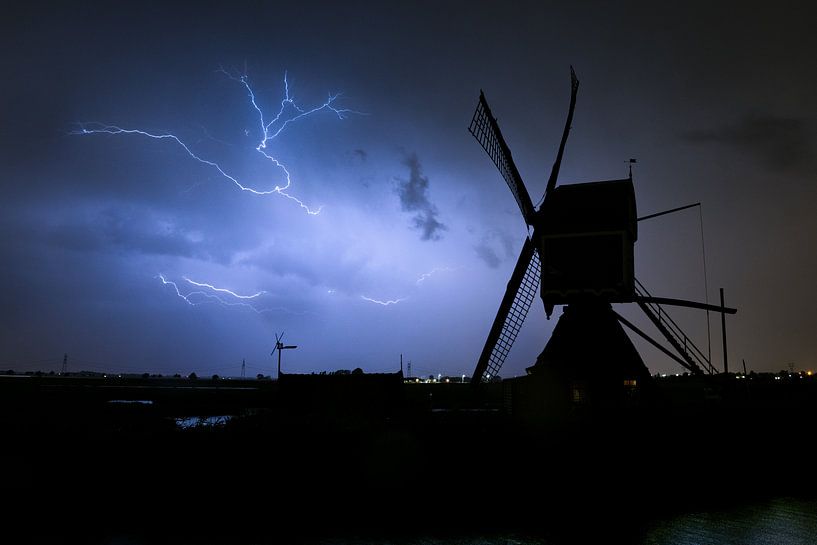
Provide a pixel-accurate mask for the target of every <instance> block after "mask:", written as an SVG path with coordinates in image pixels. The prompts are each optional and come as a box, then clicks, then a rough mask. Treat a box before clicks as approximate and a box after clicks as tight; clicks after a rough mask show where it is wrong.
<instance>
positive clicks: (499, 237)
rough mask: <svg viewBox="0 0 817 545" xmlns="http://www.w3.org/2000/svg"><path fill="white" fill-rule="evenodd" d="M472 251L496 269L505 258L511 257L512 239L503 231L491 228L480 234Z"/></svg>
mask: <svg viewBox="0 0 817 545" xmlns="http://www.w3.org/2000/svg"><path fill="white" fill-rule="evenodd" d="M474 251H476V253H477V257H479V258H480V259H481V260H482V261H484V262H485V264H486V265H488V266H489V267H490V268H492V269H496V268H497V267H499V265H500V264H501V263H502V262H503V261H504V260H505V259H511V258H512V257H513V253H514V252H513V240H512V239H511V237H510V236H509V235H508V234H507V233H505V232H504V231H499V230H492V231H488V232H487V233H485V234H484V235H483V236H482V240H480V242H479V244H477V245H476V246H474Z"/></svg>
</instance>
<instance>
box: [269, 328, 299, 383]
mask: <svg viewBox="0 0 817 545" xmlns="http://www.w3.org/2000/svg"><path fill="white" fill-rule="evenodd" d="M283 340H284V332H283V331H282V332H281V335H278V334H277V333H276V334H275V348H273V349H272V352H270V354H269V355H270V356H272V355H274V354H275V351H276V350H277V351H278V378H281V352H282V351H283V350H294V349H295V348H298V345H294V344H293V345H285V344H284V342H283Z"/></svg>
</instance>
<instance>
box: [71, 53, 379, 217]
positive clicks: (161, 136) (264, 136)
mask: <svg viewBox="0 0 817 545" xmlns="http://www.w3.org/2000/svg"><path fill="white" fill-rule="evenodd" d="M219 72H221V73H223V74H225V75H226V76H227V77H228V78H230V79H232V80H234V81H237V82H239V83H240V84H241V85H243V86H244V88H245V89H246V91H247V94H248V95H249V99H250V104H252V107H253V108H254V109H255V111H256V112H258V119H259V126H260V131H261V140H260V142H259V143H258V145H257V146H256V147H255V150H256V151H257V152H258V153H260V154H261V155H263V156H264V158H266V159H267V160H268V161H270V162H271V163H272V164H273V166H275V167H276V168H277V169H279V170H280V171H281V173H282V174H283V178H284V180H285V181H286V183H284V184H283V185H276V186H275V187H274V188H273V189H269V190H262V189H256V188H255V187H251V186H250V185H245V184H244V183H242V182H241V181H239V180H238V179H237V178H236V177H235V176H233V175H231V174H229V173H228V172H227V171H226V170H225V169H224V168H222V167H221V165H219V164H218V163H216V162H214V161H211V160H209V159H206V158H204V157H201V156H199V155H197V154H196V153H195V152H194V151H193V150H192V149H191V148H190V147H189V146H188V145H187V144H186V143H185V142H184V141H182V140H181V139H180V138H179V137H178V136H176V135H175V134H172V133H153V132H148V131H144V130H141V129H131V128H123V127H119V126H116V125H106V124H103V123H77V129H76V130H73V131H71V132H69V134H70V135H91V134H110V135H139V136H144V137H146V138H152V139H154V140H167V141H171V142H175V143H176V144H177V145H179V146H180V147H181V148H182V149H183V150H184V151H185V152H186V153H187V154H188V155H189V156H190V157H191V158H192V159H194V160H195V161H198V162H199V163H201V164H203V165H206V166H208V167H211V168H213V169H215V170H216V171H217V172H218V173H219V174H220V175H221V176H222V177H223V178H225V179H226V180H228V181H230V182H232V183H233V184H234V185H235V186H236V187H237V188H238V189H240V190H241V191H246V192H249V193H252V194H254V195H271V194H273V193H275V194H278V195H281V196H282V197H286V198H287V199H290V200H292V201H294V202H295V203H297V204H298V206H300V207H301V208H302V209H303V210H305V211H306V213H307V214H309V215H312V216H315V215H317V214H320V212H321V209H322V208H323V207H322V206H319V207H317V208H314V209H313V208H310V207H309V206H307V205H306V204H305V203H304V202H303V201H301V200H300V199H298V198H297V197H295V196H293V195H292V194H290V193H288V190H289V188H290V187H291V186H292V176H291V175H290V172H289V170H288V169H287V168H286V166H285V165H284V164H283V163H282V162H281V161H279V160H278V159H276V158H275V157H273V156H272V155H270V154H269V153H268V152H267V145H268V144H269V143H270V141H272V140H274V139H275V138H277V137H278V136H279V135H280V134H281V133H282V132H283V131H284V129H286V128H287V126H289V124H290V123H293V122H295V121H298V120H299V119H303V118H305V117H307V116H310V115H312V114H316V113H318V112H321V111H324V110H326V111H331V112H333V113H334V114H335V115H336V116H337V118H338V119H341V120H343V119H346V117H347V116H348V115H349V114H358V115H366V114H364V113H363V112H358V111H355V110H350V109H347V108H337V107H335V106H334V103H335V101H336V100H337V99H338V98H339V97H340V96H341V95H340V93H336V94H331V93H330V94H329V95H328V97H327V99H326V101H325V102H324V103H323V104H321V105H319V106H315V107H313V108H310V109H303V108H301V107H300V106H298V104H296V102H295V99H294V98H292V97H291V96H290V92H289V82H288V80H287V74H286V73H284V98H283V99H282V100H281V107H280V109H279V110H278V113H277V114H276V115H275V116H274V117H273V118H272V120H271V121H269V122H267V121H266V120H265V118H264V111H263V110H262V109H261V107H260V106H259V105H258V101H257V100H256V98H255V93H254V92H253V90H252V87H251V86H250V82H249V78H248V76H247V75H246V74H241V75H234V74H230V73H229V72H227V71H226V70H225V69H224V68H222V67H220V68H219ZM287 112H292V113H287Z"/></svg>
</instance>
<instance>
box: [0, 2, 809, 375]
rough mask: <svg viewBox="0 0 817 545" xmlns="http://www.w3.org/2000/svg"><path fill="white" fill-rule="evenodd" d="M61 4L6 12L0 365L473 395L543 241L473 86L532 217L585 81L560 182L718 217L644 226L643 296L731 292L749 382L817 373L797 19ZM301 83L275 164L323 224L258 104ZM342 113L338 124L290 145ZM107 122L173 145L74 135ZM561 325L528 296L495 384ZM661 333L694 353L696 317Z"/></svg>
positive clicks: (693, 10)
mask: <svg viewBox="0 0 817 545" xmlns="http://www.w3.org/2000/svg"><path fill="white" fill-rule="evenodd" d="M72 4H73V5H68V4H66V5H65V6H63V7H53V6H49V5H47V4H42V5H39V6H36V5H33V4H32V3H28V2H27V3H25V6H23V5H22V4H21V5H20V6H16V7H12V6H10V5H6V7H4V8H3V10H4V13H3V15H2V17H0V28H2V31H1V32H0V49H1V50H2V53H0V63H2V74H3V83H2V84H0V120H2V122H0V142H2V145H0V161H1V164H2V174H1V175H0V180H2V182H1V183H2V188H3V197H2V200H0V207H2V208H1V209H0V233H1V236H0V248H1V249H2V256H3V257H2V261H0V308H1V309H2V311H1V312H0V368H3V369H6V368H15V369H17V370H34V369H43V370H46V371H47V370H59V366H60V363H61V359H62V355H63V353H68V354H69V370H73V371H79V370H81V369H87V370H100V371H118V372H143V371H145V372H151V373H171V374H172V373H184V374H186V373H189V372H191V371H195V372H197V373H198V374H199V375H209V374H213V373H218V374H221V375H233V376H236V375H238V374H239V371H240V365H241V361H242V359H246V362H247V369H248V374H252V375H253V376H254V375H255V374H256V373H263V374H273V375H274V369H275V366H274V361H275V360H274V358H272V357H271V356H270V351H271V350H272V347H273V345H274V342H275V337H274V334H275V332H279V333H280V332H281V331H285V336H284V340H285V341H286V342H287V343H290V344H297V345H298V349H297V350H291V351H288V352H287V353H286V354H285V355H284V366H283V367H284V369H285V370H287V371H291V372H312V371H322V370H334V369H353V368H355V367H361V368H363V369H364V370H365V371H370V372H375V371H394V370H397V369H398V368H399V362H400V354H401V353H402V354H403V357H404V360H405V361H408V360H411V361H412V366H413V367H412V371H413V373H414V374H432V373H433V374H437V373H442V374H450V375H457V376H459V375H460V374H466V375H469V376H470V374H471V373H472V371H473V368H474V365H475V363H476V360H477V357H478V356H479V353H480V350H481V349H482V345H483V343H484V339H485V336H486V335H487V333H488V330H489V328H490V326H491V323H492V321H493V319H494V315H495V313H496V309H497V307H498V305H499V301H500V299H501V297H502V294H503V292H504V290H505V285H506V283H507V281H508V278H509V276H510V272H511V269H512V268H513V265H514V263H515V262H516V257H517V255H518V253H519V250H520V248H521V245H522V242H523V240H524V237H525V234H526V227H525V224H524V222H523V220H522V218H521V215H520V212H519V210H518V208H517V206H516V203H515V201H514V199H513V196H512V195H511V193H510V191H509V190H508V188H507V186H506V185H505V183H504V181H503V180H502V178H501V176H500V175H499V173H498V172H497V170H496V169H495V168H494V166H493V164H492V163H491V161H490V159H489V158H488V157H487V156H486V155H485V153H484V152H483V150H482V149H481V148H480V146H479V144H478V143H477V142H476V141H474V140H473V138H472V137H471V135H470V134H469V133H468V130H467V127H468V124H469V122H470V120H471V115H472V113H473V111H474V108H475V106H476V104H477V99H478V97H479V91H480V89H483V90H484V91H485V94H486V97H487V99H488V102H489V104H490V105H491V107H492V109H493V112H494V114H495V115H496V116H497V118H498V120H499V124H500V127H501V129H502V131H503V134H504V136H505V138H506V140H507V142H508V143H509V145H510V147H511V149H512V150H513V154H514V159H515V161H516V164H517V166H518V167H519V170H520V172H521V174H522V177H523V179H524V180H525V182H526V184H527V187H528V189H529V191H530V193H531V197H532V199H533V200H534V202H537V201H538V200H539V197H540V196H541V195H542V192H543V191H544V187H545V183H546V181H547V176H548V175H549V173H550V168H551V165H552V163H553V160H554V157H555V154H556V149H557V146H558V142H559V139H560V137H561V131H562V127H563V124H564V119H565V115H566V111H567V105H568V101H569V93H570V76H569V66H570V65H573V66H574V67H575V69H576V72H577V74H578V77H579V79H580V81H581V86H580V89H579V95H578V102H577V109H576V114H575V118H574V122H573V132H572V133H571V137H570V140H569V141H568V145H567V149H566V153H565V158H564V162H563V164H562V170H561V176H560V179H559V182H560V183H573V182H582V181H594V180H604V179H612V178H623V177H626V175H627V168H628V164H627V161H628V160H629V159H630V158H635V159H637V161H638V162H637V163H636V164H635V165H634V170H633V177H634V184H635V190H636V199H637V206H638V212H639V215H645V214H649V213H652V212H657V211H661V210H665V209H668V208H673V207H677V206H682V205H685V204H690V203H694V202H701V203H702V207H701V212H702V215H699V210H698V209H697V208H693V209H690V210H687V211H684V212H681V213H678V214H675V215H670V216H666V217H662V218H659V219H655V220H650V221H645V222H642V223H641V224H640V225H639V240H638V242H637V243H636V276H637V278H639V279H640V280H641V281H642V282H643V283H644V284H645V285H646V286H647V288H648V289H649V290H650V291H651V292H652V293H653V295H657V296H664V297H676V298H685V299H692V300H697V301H703V300H704V299H705V298H707V293H706V289H705V285H708V299H709V301H710V302H716V301H717V299H718V288H720V287H723V288H725V293H726V302H727V305H728V306H736V307H737V308H738V309H739V311H738V314H736V315H735V316H730V317H728V319H727V330H728V336H729V357H730V363H731V367H732V369H736V368H738V367H739V366H740V361H741V359H745V360H746V362H747V365H748V367H749V368H750V369H754V370H757V371H776V370H779V369H783V368H788V366H789V364H793V365H794V367H795V369H809V368H817V334H815V333H817V313H816V312H815V303H817V297H815V291H814V290H815V279H817V252H815V249H814V245H815V242H816V241H817V236H815V235H816V234H817V219H816V217H817V216H815V205H817V184H816V183H815V181H817V180H816V179H815V174H816V173H817V168H816V167H817V161H816V160H815V155H814V148H815V135H816V134H817V133H815V119H817V106H815V96H817V76H815V53H817V38H815V33H814V32H813V28H812V27H813V21H814V13H813V8H809V7H806V6H809V4H807V3H802V5H797V4H790V3H787V2H777V3H774V4H773V10H772V5H770V4H768V3H764V4H762V6H763V7H757V8H751V7H750V6H749V3H746V2H742V3H735V4H734V5H727V4H724V3H710V2H707V3H702V4H700V5H698V6H693V5H691V4H690V3H683V7H676V8H672V7H667V6H665V5H664V4H663V3H657V4H655V3H652V4H650V3H645V4H643V5H623V4H618V3H599V4H595V3H586V2H572V3H570V6H569V7H567V6H560V5H545V4H546V3H543V2H527V3H523V2H514V3H505V2H502V3H500V2H493V3H482V4H480V3H478V2H461V3H460V2H429V3H423V2H410V3H409V2H405V3H401V4H396V3H395V4H393V5H389V6H388V7H386V4H390V3H373V4H372V5H371V6H370V5H368V4H367V3H358V2H326V3H311V2H297V3H294V2H289V3H279V4H278V5H276V3H274V2H267V3H260V2H259V3H236V2H231V3H229V7H227V3H223V6H220V7H214V5H209V3H191V4H189V5H182V4H177V5H176V7H167V6H165V5H164V4H163V3H157V4H151V3H149V2H140V3H138V4H133V5H130V6H127V5H124V4H123V5H120V6H119V7H111V6H110V5H109V4H108V3H105V4H103V3H100V5H98V6H93V5H91V3H88V4H87V5H85V4H84V3H72ZM80 4H82V5H80ZM214 4H215V3H214ZM506 4H512V5H510V6H509V5H506ZM285 75H286V82H287V84H288V90H289V97H290V98H291V99H293V101H294V102H293V103H284V106H285V107H284V109H283V112H282V116H283V117H282V118H281V119H279V121H278V123H277V125H274V126H272V128H271V131H272V130H277V128H279V127H283V130H282V131H281V132H280V133H279V134H277V136H274V138H270V139H269V140H267V142H266V144H267V145H266V147H265V148H262V151H264V153H266V154H267V155H269V156H271V157H274V158H275V159H277V160H278V161H279V162H280V163H281V164H282V165H284V166H285V168H286V169H287V170H288V171H289V173H290V175H291V185H290V186H289V187H288V188H287V189H286V193H287V195H289V196H291V197H293V198H294V199H297V200H298V201H300V202H302V203H303V204H304V205H305V206H306V207H307V208H308V209H309V210H311V211H317V210H318V208H320V213H318V214H315V215H313V214H310V213H308V210H307V208H304V207H301V206H300V205H299V204H298V202H297V201H296V200H294V199H291V198H287V197H286V196H285V195H282V194H280V193H276V192H275V188H276V187H279V188H281V187H284V186H285V185H286V178H285V174H284V171H283V170H282V169H281V168H280V167H277V166H276V165H275V164H273V163H272V162H271V161H270V160H269V159H268V158H266V157H265V156H264V155H262V153H261V152H260V151H258V150H257V149H256V148H257V146H258V145H259V144H260V143H261V141H262V140H263V138H264V135H263V133H262V129H261V117H260V115H261V114H260V113H259V111H258V110H257V109H256V108H255V107H254V106H253V103H252V101H251V99H250V96H249V92H248V88H247V87H246V86H245V85H244V83H243V82H242V81H241V77H242V76H246V77H245V78H244V82H246V83H247V84H248V85H249V86H250V87H249V88H250V89H252V91H253V93H254V96H255V101H256V106H257V107H258V109H260V110H261V111H262V112H263V115H264V120H265V123H269V122H270V121H273V119H274V118H275V116H276V114H277V113H278V112H279V110H281V107H282V100H284V99H285V98H286V89H285V85H284V78H285ZM337 93H340V94H339V95H338V96H337V98H335V100H334V102H332V104H331V106H332V107H333V108H335V109H337V110H350V111H347V112H345V113H342V114H341V115H338V114H337V113H336V112H334V111H331V110H330V109H328V108H324V109H321V110H318V111H315V112H313V113H311V114H310V115H306V116H303V117H300V118H298V119H293V120H292V121H291V122H290V123H287V124H285V125H284V124H282V123H281V122H282V121H284V120H286V119H291V118H293V117H294V116H296V115H298V113H299V112H298V110H295V109H294V105H297V106H298V107H300V108H302V109H303V110H304V111H308V110H311V109H313V108H316V107H320V106H321V105H322V104H324V103H325V102H326V101H327V98H328V97H330V96H334V95H335V94H337ZM103 126H116V127H119V128H121V129H128V130H140V131H144V132H146V133H149V134H153V135H170V134H172V135H174V136H175V137H177V138H178V139H179V141H175V140H173V139H170V138H164V139H161V140H160V139H155V138H150V137H148V136H145V135H141V134H135V133H134V134H101V133H92V134H81V133H82V129H83V128H85V129H86V130H88V129H89V128H90V129H99V128H101V127H103ZM114 132H115V131H114ZM268 136H270V135H268ZM179 142H183V143H184V144H185V145H186V146H187V148H188V149H189V150H190V153H192V154H194V155H195V156H196V157H199V158H200V159H201V160H205V161H209V162H211V163H214V164H217V165H218V166H219V167H220V168H221V169H222V170H223V172H224V173H226V174H228V175H229V176H232V177H233V178H235V179H236V180H237V181H238V183H241V184H242V185H245V186H246V187H251V188H253V189H254V190H255V191H257V192H259V193H264V192H266V193H267V194H257V193H254V192H253V191H242V190H241V189H240V188H239V187H238V185H236V183H234V182H233V181H231V180H230V179H228V178H226V177H225V176H223V175H222V174H221V173H220V172H219V171H218V170H217V168H216V167H215V166H213V165H212V164H204V163H202V162H201V161H198V160H196V159H195V158H194V157H192V156H191V154H190V153H188V151H186V150H185V148H183V147H182V145H181V144H180V143H179ZM701 217H702V219H703V229H704V236H705V254H706V273H707V275H706V279H707V282H706V283H705V276H704V260H703V257H702V247H701ZM162 279H164V281H163V280H162ZM191 281H192V282H196V283H198V284H209V285H210V286H212V287H214V288H218V289H220V290H230V291H232V292H233V293H234V294H237V295H242V296H244V297H243V298H242V297H236V296H234V295H232V294H231V293H229V292H227V291H217V290H214V289H213V288H211V287H207V286H201V285H200V286H197V285H194V284H193V283H191ZM169 282H173V283H174V284H170V283H169ZM177 289H178V292H177ZM254 294H259V295H257V296H255V297H252V298H247V297H248V296H252V295H254ZM180 295H183V296H186V299H185V298H182V297H181V296H180ZM389 302H391V303H389ZM617 307H618V306H617ZM618 309H619V311H620V312H622V313H623V314H624V315H625V316H627V317H629V318H631V319H632V320H634V321H636V323H638V324H640V325H642V326H643V328H644V329H645V330H647V331H649V332H650V333H652V334H654V336H656V337H657V336H658V333H657V332H656V331H655V330H654V329H653V328H651V326H650V325H649V323H648V322H647V321H646V319H645V318H644V317H643V316H641V315H640V311H639V309H638V308H637V307H636V306H635V305H629V306H626V305H622V306H620V308H618ZM560 313H561V310H560V309H557V310H556V312H555V315H554V317H553V318H552V319H551V320H550V321H547V320H546V319H545V317H544V312H543V309H542V304H541V301H540V300H537V301H535V303H534V307H533V309H532V310H531V314H530V315H529V317H528V320H527V322H526V324H525V326H524V328H523V330H522V333H521V336H520V338H519V339H518V341H517V344H516V345H515V346H514V349H513V351H512V352H511V354H510V357H509V359H508V361H507V362H506V366H505V367H504V368H503V373H502V374H503V376H512V375H516V374H521V373H523V372H524V368H525V367H526V366H529V365H531V364H532V363H533V362H534V361H535V358H536V356H537V355H538V353H539V352H540V351H541V349H542V348H543V346H544V344H545V342H546V340H547V338H548V336H549V335H550V332H551V330H552V328H553V326H554V325H555V323H556V319H557V318H558V316H559V314H560ZM672 316H673V317H674V318H675V319H676V321H677V322H678V323H679V324H680V325H681V326H682V327H684V328H685V330H686V331H687V332H688V333H689V334H690V336H691V337H692V338H693V340H695V342H696V343H697V344H698V345H699V346H701V347H702V348H703V349H704V351H706V349H707V348H706V347H707V334H706V316H705V314H704V313H703V312H701V311H694V310H685V309H678V310H673V311H672ZM711 320H712V343H711V344H712V352H713V354H714V363H715V364H716V365H718V366H720V365H721V356H720V354H721V350H720V317H719V316H718V315H712V316H711ZM636 345H637V346H638V347H639V349H640V350H641V353H642V356H643V357H644V360H645V363H646V364H647V366H648V367H649V368H650V370H651V371H653V372H679V371H682V369H680V368H679V367H678V366H677V365H676V364H675V363H674V362H672V361H671V360H669V359H668V358H667V357H666V356H664V355H662V354H661V353H659V352H658V351H656V350H655V349H653V348H652V347H649V346H645V345H644V343H643V342H641V341H640V340H638V339H636Z"/></svg>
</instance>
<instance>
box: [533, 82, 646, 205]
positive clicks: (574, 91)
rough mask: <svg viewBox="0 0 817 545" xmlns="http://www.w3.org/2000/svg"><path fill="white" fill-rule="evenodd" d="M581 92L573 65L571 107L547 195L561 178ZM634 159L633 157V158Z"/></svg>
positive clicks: (549, 179)
mask: <svg viewBox="0 0 817 545" xmlns="http://www.w3.org/2000/svg"><path fill="white" fill-rule="evenodd" d="M578 92H579V79H578V78H577V77H576V72H574V71H573V67H572V66H571V67H570V107H569V108H568V110H567V121H565V130H564V132H562V141H561V143H560V144H559V152H558V153H557V154H556V161H555V162H554V163H553V169H552V170H551V171H550V178H548V185H547V188H546V189H545V195H547V194H548V193H550V192H551V191H553V188H554V187H556V180H557V179H558V178H559V169H560V168H561V166H562V155H564V152H565V144H567V136H568V135H569V134H570V125H571V123H573V111H574V110H575V109H576V94H577V93H578ZM631 161H632V159H631Z"/></svg>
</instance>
